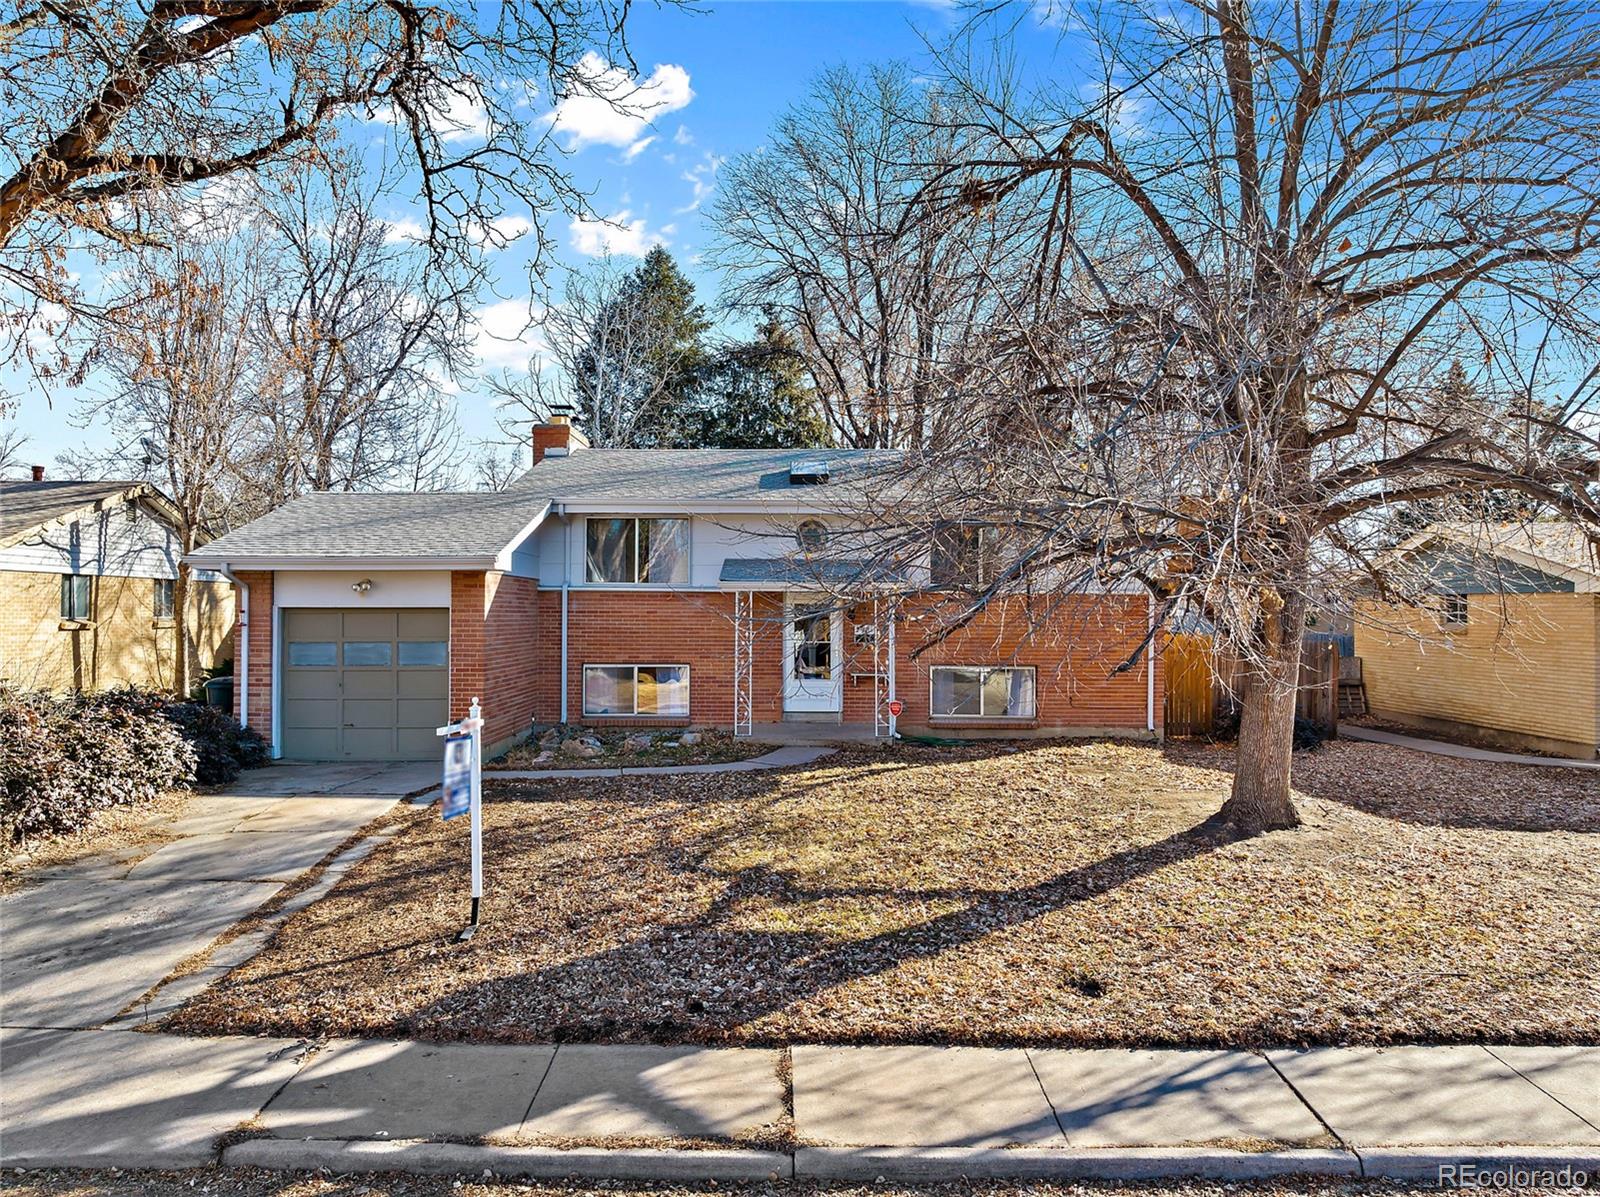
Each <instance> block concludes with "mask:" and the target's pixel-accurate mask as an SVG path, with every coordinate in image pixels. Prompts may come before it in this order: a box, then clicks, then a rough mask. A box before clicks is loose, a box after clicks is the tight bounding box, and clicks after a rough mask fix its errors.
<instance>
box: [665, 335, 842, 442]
mask: <svg viewBox="0 0 1600 1197" xmlns="http://www.w3.org/2000/svg"><path fill="white" fill-rule="evenodd" d="M698 390H699V395H698V403H697V407H696V412H695V416H696V418H695V420H694V422H693V423H694V425H695V433H694V435H695V440H696V443H698V444H701V445H708V446H718V447H721V448H726V449H780V448H792V447H798V446H805V445H825V444H827V443H828V442H829V439H830V438H829V436H828V426H827V424H826V422H825V421H824V420H823V418H822V414H821V406H820V404H819V403H818V401H817V395H816V391H815V390H814V389H813V388H812V386H811V383H810V381H809V380H808V379H807V377H806V370H805V362H804V360H803V359H802V358H801V356H800V352H799V350H798V349H797V348H796V346H795V342H794V339H793V338H792V337H791V336H790V335H789V334H788V332H787V331H785V329H784V328H783V327H782V325H781V324H780V323H779V322H778V320H777V319H776V317H775V316H774V315H773V314H772V313H771V312H768V313H767V315H766V318H765V319H764V320H763V321H762V322H761V324H760V325H759V326H758V327H757V329H756V335H755V339H754V340H751V341H747V342H742V343H738V344H734V345H729V346H728V347H727V348H725V349H723V350H722V351H721V352H720V353H718V354H717V355H716V357H715V358H713V359H712V360H711V361H709V362H708V363H707V364H706V366H705V368H704V369H703V370H702V371H701V376H700V379H699V388H698Z"/></svg>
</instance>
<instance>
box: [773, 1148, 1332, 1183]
mask: <svg viewBox="0 0 1600 1197" xmlns="http://www.w3.org/2000/svg"><path fill="white" fill-rule="evenodd" d="M794 1175H795V1178H796V1179H807V1180H811V1179H815V1180H857V1181H860V1180H865V1181H873V1180H877V1179H879V1178H880V1177H881V1178H883V1179H885V1180H900V1181H947V1180H962V1179H972V1180H994V1179H1002V1178H1007V1179H1015V1180H1045V1179H1051V1180H1173V1179H1178V1178H1181V1177H1204V1178H1206V1179H1210V1180H1258V1179H1262V1178H1266V1177H1274V1176H1292V1175H1304V1176H1360V1175H1361V1161H1360V1160H1359V1159H1357V1158H1356V1156H1355V1153H1353V1152H1349V1151H1337V1150H1323V1149H1300V1150H1288V1151H1260V1152H1254V1151H1227V1150H1222V1149H1219V1148H1211V1147H802V1148H800V1149H799V1150H797V1151H796V1152H795V1158H794Z"/></svg>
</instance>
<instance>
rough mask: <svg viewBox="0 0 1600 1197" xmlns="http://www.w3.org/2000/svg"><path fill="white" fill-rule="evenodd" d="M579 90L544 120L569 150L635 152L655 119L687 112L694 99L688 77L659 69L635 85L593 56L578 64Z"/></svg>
mask: <svg viewBox="0 0 1600 1197" xmlns="http://www.w3.org/2000/svg"><path fill="white" fill-rule="evenodd" d="M578 74H579V76H580V78H581V84H580V86H579V88H578V90H577V91H576V92H575V93H574V94H572V95H569V96H567V97H566V98H565V99H563V100H562V101H561V103H560V104H558V105H557V106H556V109H555V111H554V112H552V113H550V114H549V116H548V117H547V118H546V119H547V120H548V121H549V122H550V123H551V124H552V125H553V126H554V127H555V128H556V129H557V130H559V131H560V132H562V133H565V134H567V138H568V140H567V148H568V149H572V150H581V149H583V148H584V147H586V146H591V145H612V146H619V147H622V148H631V147H633V146H634V145H635V144H636V143H637V142H638V141H639V140H640V138H641V136H642V135H643V134H644V132H645V130H646V129H647V128H649V127H650V124H651V123H652V122H653V121H654V120H656V118H658V117H661V116H665V115H666V114H667V113H669V112H676V111H678V110H679V109H680V108H683V107H686V106H687V105H688V103H689V101H690V100H692V99H694V90H693V89H692V88H691V87H690V86H689V72H688V71H686V70H684V69H683V68H682V67H681V66H677V65H674V64H673V63H659V64H657V66H656V68H655V70H653V71H652V72H651V73H650V75H649V77H648V78H645V79H638V80H636V79H633V78H630V77H629V75H628V72H627V71H625V70H623V69H622V68H621V67H616V66H612V65H611V64H610V63H608V62H606V60H605V59H603V58H601V57H600V56H599V55H598V54H596V53H594V51H592V50H591V51H589V52H588V53H586V54H585V55H584V56H583V58H582V59H581V60H580V61H579V64H578Z"/></svg>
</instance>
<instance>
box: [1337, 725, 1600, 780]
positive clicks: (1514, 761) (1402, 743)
mask: <svg viewBox="0 0 1600 1197" xmlns="http://www.w3.org/2000/svg"><path fill="white" fill-rule="evenodd" d="M1339 734H1340V735H1341V736H1343V737H1344V738H1345V739H1348V740H1370V741H1372V742H1373V743H1375V744H1393V745H1395V746H1397V747H1399V748H1411V749H1414V750H1415V751H1417V752H1431V753H1433V755H1434V756H1452V757H1455V758H1456V759H1457V760H1463V761H1495V762H1497V763H1499V764H1502V765H1542V766H1544V767H1545V768H1547V769H1588V770H1591V771H1593V772H1596V773H1600V761H1579V760H1572V759H1569V758H1567V757H1559V756H1528V755H1526V754H1524V753H1520V752H1495V751H1493V750H1492V749H1488V748H1473V747H1470V746H1469V745H1466V744H1447V743H1445V742H1444V741H1443V740H1428V739H1424V738H1423V737H1422V736H1406V735H1402V734H1400V733H1399V732H1392V731H1384V730H1383V729H1381V728H1377V727H1357V726H1356V725H1354V724H1350V723H1342V724H1340V725H1339Z"/></svg>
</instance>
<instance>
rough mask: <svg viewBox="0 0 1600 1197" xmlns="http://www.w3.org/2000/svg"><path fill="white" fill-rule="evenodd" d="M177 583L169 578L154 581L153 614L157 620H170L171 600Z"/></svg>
mask: <svg viewBox="0 0 1600 1197" xmlns="http://www.w3.org/2000/svg"><path fill="white" fill-rule="evenodd" d="M176 588H177V583H176V582H174V581H173V580H172V579H171V578H157V579H156V595H155V606H154V608H153V613H154V615H155V617H156V618H157V619H171V618H172V610H173V598H174V596H175V594H176Z"/></svg>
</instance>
